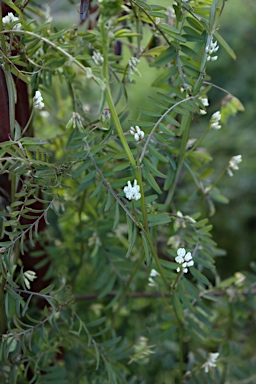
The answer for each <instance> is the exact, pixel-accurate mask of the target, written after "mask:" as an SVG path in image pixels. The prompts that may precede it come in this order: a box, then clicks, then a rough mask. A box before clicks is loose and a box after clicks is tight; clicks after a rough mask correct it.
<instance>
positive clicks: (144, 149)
mask: <svg viewBox="0 0 256 384" xmlns="http://www.w3.org/2000/svg"><path fill="white" fill-rule="evenodd" d="M197 97H198V95H195V96H189V97H186V99H182V100H180V101H178V102H177V103H175V104H174V105H172V106H171V107H170V108H168V109H167V110H166V111H165V112H164V113H163V114H162V116H161V117H160V118H159V119H158V120H157V122H156V123H155V125H154V127H153V128H152V130H151V132H150V134H149V135H148V137H147V140H146V143H145V145H144V147H143V150H142V152H141V155H140V162H142V160H143V157H144V156H145V154H146V150H147V146H148V144H149V143H150V140H151V139H152V136H153V134H154V132H155V130H156V128H157V127H158V125H159V124H160V123H161V121H162V120H163V119H164V118H165V116H166V115H168V114H169V113H170V112H171V111H172V110H173V109H174V108H175V107H177V106H178V105H180V104H182V103H185V102H186V101H188V100H193V99H196V98H197Z"/></svg>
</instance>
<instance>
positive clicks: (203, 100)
mask: <svg viewBox="0 0 256 384" xmlns="http://www.w3.org/2000/svg"><path fill="white" fill-rule="evenodd" d="M199 100H200V101H201V103H202V104H203V105H204V106H205V107H208V106H209V101H208V97H207V96H206V97H199Z"/></svg>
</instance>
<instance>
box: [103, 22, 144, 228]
mask: <svg viewBox="0 0 256 384" xmlns="http://www.w3.org/2000/svg"><path fill="white" fill-rule="evenodd" d="M101 32H102V41H103V57H104V64H103V77H104V80H105V84H106V88H105V95H106V100H107V103H108V106H109V109H110V113H111V117H112V120H113V122H114V124H115V127H116V130H117V134H118V136H119V139H120V141H121V143H122V145H123V148H124V151H125V153H126V155H127V157H128V160H129V162H130V164H131V166H132V168H133V171H134V173H135V178H136V180H137V182H138V185H139V186H140V193H141V198H140V206H141V212H142V218H143V226H144V228H145V230H148V215H147V210H146V201H145V194H144V188H143V183H142V176H141V170H140V168H139V167H138V166H137V164H136V161H135V159H134V157H133V154H132V152H131V149H130V147H129V145H128V143H127V140H126V138H125V135H124V132H123V129H122V126H121V123H120V120H119V118H118V115H117V112H116V108H115V105H114V102H113V99H112V95H111V91H110V85H109V68H108V42H107V39H106V32H105V25H104V21H103V20H102V21H101Z"/></svg>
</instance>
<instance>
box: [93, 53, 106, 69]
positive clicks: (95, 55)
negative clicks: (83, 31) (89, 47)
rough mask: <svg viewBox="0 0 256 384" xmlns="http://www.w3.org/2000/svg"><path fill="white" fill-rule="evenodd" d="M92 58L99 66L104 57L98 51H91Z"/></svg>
mask: <svg viewBox="0 0 256 384" xmlns="http://www.w3.org/2000/svg"><path fill="white" fill-rule="evenodd" d="M92 59H93V61H94V63H95V64H96V65H98V66H101V65H102V64H103V63H104V57H103V56H102V54H101V53H100V52H99V51H93V55H92Z"/></svg>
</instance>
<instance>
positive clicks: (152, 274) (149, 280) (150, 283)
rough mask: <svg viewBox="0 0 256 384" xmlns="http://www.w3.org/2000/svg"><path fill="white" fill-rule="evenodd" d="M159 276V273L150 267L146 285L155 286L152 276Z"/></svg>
mask: <svg viewBox="0 0 256 384" xmlns="http://www.w3.org/2000/svg"><path fill="white" fill-rule="evenodd" d="M156 276H160V275H159V273H158V272H157V271H156V270H155V269H151V272H150V275H149V278H148V285H149V287H156V283H155V281H154V279H153V278H154V277H156Z"/></svg>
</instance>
